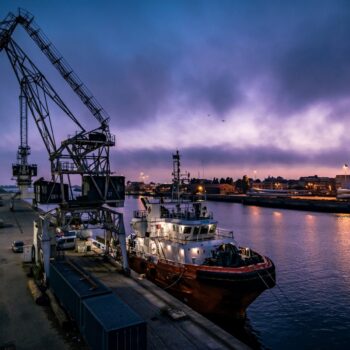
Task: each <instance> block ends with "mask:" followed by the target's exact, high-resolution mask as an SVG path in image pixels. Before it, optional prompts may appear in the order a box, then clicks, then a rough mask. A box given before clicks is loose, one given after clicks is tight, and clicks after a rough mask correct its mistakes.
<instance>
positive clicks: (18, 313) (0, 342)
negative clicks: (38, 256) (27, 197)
mask: <svg viewBox="0 0 350 350" xmlns="http://www.w3.org/2000/svg"><path fill="white" fill-rule="evenodd" d="M2 197H3V199H4V206H2V207H0V219H3V220H4V222H5V227H4V228H0V286H1V288H0V349H1V348H2V346H4V344H6V343H13V344H14V345H15V346H16V349H18V350H22V349H23V350H24V349H38V350H39V349H50V350H56V349H57V350H59V349H60V350H62V349H69V348H70V346H69V345H68V344H67V343H65V341H64V340H63V336H62V335H60V334H59V331H58V330H57V329H56V327H55V324H54V322H52V321H49V319H48V315H47V312H46V311H45V308H43V307H41V306H38V305H36V304H35V303H34V300H33V298H32V297H31V295H30V293H29V290H28V288H27V277H26V275H25V271H24V269H23V267H22V261H21V254H15V253H13V252H12V251H11V249H10V246H11V242H12V241H13V240H23V241H24V242H25V243H26V242H27V243H31V241H32V232H33V226H32V225H33V224H32V222H33V218H34V217H35V215H36V213H35V212H34V211H33V210H32V209H30V207H29V206H27V205H26V204H25V203H23V202H20V201H16V211H15V212H11V211H10V210H9V201H8V195H2Z"/></svg>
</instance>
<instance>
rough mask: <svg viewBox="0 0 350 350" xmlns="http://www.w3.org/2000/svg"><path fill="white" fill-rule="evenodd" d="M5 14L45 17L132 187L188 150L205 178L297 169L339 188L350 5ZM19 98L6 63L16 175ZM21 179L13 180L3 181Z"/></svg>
mask: <svg viewBox="0 0 350 350" xmlns="http://www.w3.org/2000/svg"><path fill="white" fill-rule="evenodd" d="M2 5H3V6H2V8H1V14H0V17H1V18H4V17H5V16H6V14H7V12H8V11H10V10H11V11H16V7H17V6H21V7H25V8H27V9H28V10H29V11H30V12H32V13H33V14H34V15H35V19H36V21H37V23H38V24H39V25H40V26H41V28H42V29H43V31H44V32H45V33H46V34H47V36H48V37H49V38H50V39H51V40H52V41H53V43H54V44H55V46H56V47H57V48H58V49H59V51H60V52H61V53H62V54H63V56H64V57H65V58H66V59H67V61H68V62H69V63H70V64H71V66H72V67H73V68H74V70H75V71H76V73H77V74H78V76H79V77H80V78H81V79H82V80H83V81H84V83H86V85H87V86H88V88H89V89H90V90H91V91H92V92H93V94H94V95H95V97H97V99H98V100H99V101H100V103H101V104H102V105H103V107H104V108H105V109H106V111H107V112H108V113H109V115H110V116H111V121H110V125H111V130H112V131H113V132H114V133H116V135H117V142H118V143H117V150H116V151H113V152H112V155H113V159H112V162H113V164H114V166H115V168H116V169H117V170H118V171H122V172H124V173H125V174H127V175H128V176H130V177H134V178H135V177H137V174H138V172H139V171H143V170H144V171H149V172H152V176H153V178H154V179H155V180H157V177H159V176H158V175H157V174H158V173H160V172H161V171H162V172H164V171H165V169H166V168H169V159H170V158H169V157H170V156H169V154H171V153H172V152H173V151H174V150H175V149H180V151H182V153H183V154H184V158H185V157H187V159H188V161H189V163H190V164H193V169H195V168H201V169H202V170H204V169H203V168H208V169H209V168H210V169H212V170H211V171H212V173H213V174H214V175H215V173H214V171H216V173H217V174H216V176H220V172H226V173H228V172H230V171H236V170H237V172H238V174H240V173H241V172H242V171H243V170H244V169H247V171H248V170H249V169H253V168H256V167H259V173H260V174H263V173H264V170H263V168H264V166H265V168H266V169H267V170H266V171H265V173H267V172H269V171H270V170H271V167H274V169H276V170H275V171H276V172H277V171H280V172H281V174H282V173H283V171H284V174H285V175H288V173H289V171H290V167H291V166H292V167H293V169H294V170H295V169H299V170H298V171H299V174H300V175H303V173H304V172H305V171H306V169H312V167H313V166H314V167H315V171H316V169H318V170H317V171H319V172H320V173H321V171H323V174H326V173H327V171H328V172H329V175H334V174H335V173H336V172H337V171H338V170H332V167H335V168H337V169H339V168H340V166H341V164H343V163H344V162H348V151H349V150H348V149H347V148H346V147H347V146H346V145H347V143H348V130H349V128H350V112H349V111H350V64H349V62H350V41H349V40H348V38H349V37H350V5H349V3H348V2H347V1H341V0H336V1H320V0H318V1H316V0H309V1H307V2H305V1H293V2H289V3H287V2H280V1H270V2H263V1H249V2H246V1H238V0H237V1H234V0H233V1H232V0H228V1H225V0H222V1H220V2H213V1H203V0H202V1H176V2H164V1H152V2H139V1H130V2H127V3H126V2H123V1H107V0H104V1H101V2H96V1H92V0H91V1H88V0H84V1H83V0H77V1H74V2H71V1H70V2H68V0H67V1H60V2H47V3H43V2H42V1H39V0H29V1H28V0H27V1H24V0H23V1H21V0H19V1H15V4H14V2H13V1H10V0H3V1H2ZM14 37H15V38H16V41H17V42H18V43H19V44H20V46H21V47H22V48H23V49H24V50H25V52H27V53H28V55H29V56H30V57H31V58H32V59H33V61H34V62H35V63H36V64H37V66H38V67H39V69H40V70H42V71H43V73H44V74H45V76H46V77H47V78H48V80H49V81H50V82H51V83H52V84H53V85H54V87H55V89H56V90H57V92H58V93H59V94H60V96H62V98H63V100H64V101H65V102H66V103H67V104H68V105H69V107H70V108H71V109H72V111H73V112H74V113H75V114H76V115H77V117H78V118H79V120H80V121H81V122H82V124H84V126H85V127H86V128H93V127H95V126H96V120H94V118H93V117H92V116H91V115H90V114H89V112H88V110H87V108H86V107H85V106H83V105H82V103H81V101H80V100H79V98H78V97H77V96H75V95H74V93H73V92H72V91H71V89H70V88H69V87H68V86H67V84H66V83H65V82H64V81H63V80H62V78H61V77H60V76H59V74H58V73H57V71H56V70H55V69H54V68H52V67H51V65H50V64H49V63H48V61H47V59H46V57H45V56H44V55H43V54H42V53H41V52H40V50H39V49H37V48H36V47H35V44H34V43H33V42H32V40H30V38H29V37H28V35H27V34H26V33H25V32H24V31H23V30H21V29H18V30H16V32H15V34H14ZM17 85H18V84H17V82H16V80H15V77H14V74H13V72H12V69H11V67H10V65H9V63H8V62H7V57H6V55H5V53H4V52H1V54H0V118H1V125H4V126H6V127H2V128H1V129H0V135H1V137H0V156H1V157H3V158H2V159H1V160H2V162H3V163H5V162H6V164H7V162H9V161H10V158H9V156H7V155H9V154H10V153H11V154H13V155H14V156H15V153H16V149H17V146H18V140H19V135H18V134H19V128H18V125H19V123H18V114H19V113H18V93H19V88H18V86H17ZM51 113H52V119H53V123H54V129H55V134H56V136H57V140H62V139H63V138H64V137H66V135H67V134H71V133H73V132H74V126H73V125H71V124H70V123H69V122H68V123H67V122H66V121H65V117H64V116H63V115H62V113H61V112H60V111H58V110H57V109H52V112H51ZM29 134H30V135H29V136H30V144H31V146H32V150H33V157H36V156H35V154H41V155H42V156H43V157H44V154H45V150H44V147H43V143H42V141H41V139H40V137H39V135H38V132H37V131H36V128H35V126H34V124H33V123H31V126H30V132H29ZM10 148H11V149H12V151H11V152H10ZM5 154H7V155H6V156H5ZM45 159H46V158H45ZM13 161H14V158H13ZM42 163H43V164H44V163H45V162H42ZM141 167H142V169H141V170H140V169H139V168H141ZM232 167H233V168H234V169H232ZM321 168H322V169H321ZM5 169H7V168H5ZM202 170H201V171H202ZM240 170H242V171H240ZM39 171H40V170H39ZM157 171H158V173H157ZM296 171H297V170H295V173H296ZM307 171H309V170H307ZM43 172H45V170H44V169H43ZM162 176H163V175H162ZM9 177H10V174H9V173H8V171H7V170H6V172H3V173H2V174H1V179H0V180H1V181H7V179H8V178H9Z"/></svg>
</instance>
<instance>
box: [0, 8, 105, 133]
mask: <svg viewBox="0 0 350 350" xmlns="http://www.w3.org/2000/svg"><path fill="white" fill-rule="evenodd" d="M18 24H20V25H21V26H22V27H23V28H24V29H25V30H26V32H27V33H28V34H29V36H30V37H31V38H32V39H33V40H34V42H35V43H36V44H37V45H38V47H39V48H40V49H41V51H42V52H43V53H44V54H45V55H46V57H47V58H48V59H49V60H50V62H51V63H52V64H53V65H54V66H55V68H56V69H57V70H58V71H59V73H60V74H61V76H62V77H63V79H64V80H65V81H66V82H67V83H68V84H69V86H70V87H71V88H72V89H73V91H74V92H75V93H76V94H77V95H78V96H79V98H80V99H81V101H82V102H83V103H84V104H85V106H86V107H87V108H88V109H89V110H90V112H91V113H92V115H93V116H94V117H95V118H96V119H97V121H98V122H99V123H100V124H101V125H103V126H105V127H107V124H108V121H109V119H110V117H109V115H108V114H107V112H106V111H105V110H104V109H103V108H102V106H101V105H100V103H99V102H98V101H97V100H96V98H95V97H94V96H93V95H92V93H91V92H90V90H89V89H88V88H87V87H86V86H85V84H84V83H83V82H82V81H81V80H80V79H79V77H78V76H77V75H76V74H75V72H74V71H73V69H72V67H71V66H70V65H69V64H68V62H67V61H66V60H65V59H64V57H63V56H62V55H61V54H60V53H59V51H58V50H57V49H56V47H55V46H54V45H53V43H52V42H51V41H50V40H49V39H48V38H47V36H46V35H45V34H44V32H43V31H42V30H41V28H40V27H39V26H38V25H37V24H36V22H35V21H34V16H33V15H32V14H31V13H30V12H28V11H26V10H24V9H21V8H20V9H18V14H17V16H16V15H14V14H13V13H11V12H10V13H9V14H8V15H7V17H6V18H5V20H4V21H3V22H1V23H0V51H1V50H2V49H4V48H5V47H6V46H7V45H8V42H9V41H10V40H11V36H12V33H13V32H14V30H15V29H16V26H17V25H18Z"/></svg>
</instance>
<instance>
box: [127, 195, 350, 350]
mask: <svg viewBox="0 0 350 350" xmlns="http://www.w3.org/2000/svg"><path fill="white" fill-rule="evenodd" d="M208 208H209V209H210V210H211V211H212V212H213V214H214V218H215V219H217V220H218V221H219V227H221V228H226V229H233V230H234V232H235V238H236V240H237V242H238V243H239V245H241V246H248V247H251V248H253V249H254V250H256V251H258V252H259V253H261V254H263V255H267V256H269V257H270V258H271V259H272V260H273V261H274V263H275V265H276V275H277V284H278V286H276V287H275V288H273V289H272V290H267V291H265V292H264V293H263V294H262V295H260V297H258V299H257V300H256V301H255V302H254V303H253V304H252V305H251V306H250V307H249V308H248V312H247V316H248V319H247V321H246V324H245V325H244V327H243V328H241V329H239V330H237V327H235V333H236V335H238V337H240V338H241V339H244V341H246V342H247V343H249V344H250V345H251V346H253V347H255V348H262V349H282V348H283V349H296V348H298V349H345V348H349V347H350V214H326V213H310V212H302V211H292V210H282V209H270V208H260V207H253V206H243V205H241V204H236V203H217V202H208ZM134 209H142V205H141V203H140V201H139V200H138V199H137V198H133V197H128V198H127V199H126V205H125V208H124V212H125V224H126V229H127V231H128V232H129V231H130V229H129V227H128V222H129V221H130V218H131V215H132V210H134ZM226 328H230V327H229V326H227V327H226Z"/></svg>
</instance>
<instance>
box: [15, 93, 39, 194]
mask: <svg viewBox="0 0 350 350" xmlns="http://www.w3.org/2000/svg"><path fill="white" fill-rule="evenodd" d="M19 112H20V145H19V147H18V151H17V163H16V164H13V165H12V175H13V176H14V177H15V178H16V180H17V186H18V187H19V189H20V192H21V193H23V192H26V191H27V189H28V187H30V186H31V184H32V177H33V176H36V175H37V165H36V164H29V162H28V156H29V155H30V147H29V144H28V104H27V99H26V96H25V94H24V93H23V90H22V87H21V93H20V95H19Z"/></svg>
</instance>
